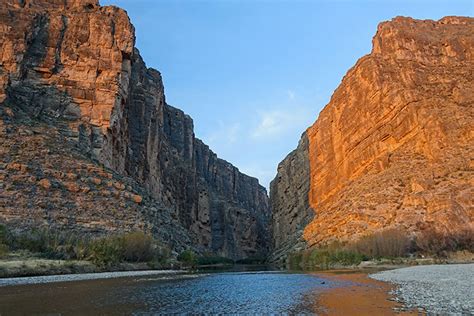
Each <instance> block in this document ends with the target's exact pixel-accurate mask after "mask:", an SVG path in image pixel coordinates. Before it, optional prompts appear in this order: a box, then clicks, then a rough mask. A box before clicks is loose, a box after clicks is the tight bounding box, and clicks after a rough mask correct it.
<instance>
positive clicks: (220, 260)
mask: <svg viewBox="0 0 474 316" xmlns="http://www.w3.org/2000/svg"><path fill="white" fill-rule="evenodd" d="M197 264H198V265H202V266H204V265H212V264H234V260H232V259H229V258H225V257H219V256H210V255H206V256H202V257H199V258H197Z"/></svg>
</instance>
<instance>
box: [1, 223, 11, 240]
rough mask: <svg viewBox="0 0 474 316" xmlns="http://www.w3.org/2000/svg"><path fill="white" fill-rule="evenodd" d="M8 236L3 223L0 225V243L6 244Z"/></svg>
mask: <svg viewBox="0 0 474 316" xmlns="http://www.w3.org/2000/svg"><path fill="white" fill-rule="evenodd" d="M8 237H9V231H8V229H7V226H5V225H0V244H5V245H6V244H8V241H9V240H8V239H9V238H8Z"/></svg>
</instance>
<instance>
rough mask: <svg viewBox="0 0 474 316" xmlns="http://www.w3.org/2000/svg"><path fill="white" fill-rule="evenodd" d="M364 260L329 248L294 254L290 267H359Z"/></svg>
mask: <svg viewBox="0 0 474 316" xmlns="http://www.w3.org/2000/svg"><path fill="white" fill-rule="evenodd" d="M364 259H365V257H364V256H363V255H362V254H359V253H356V252H353V251H350V250H345V249H342V248H336V247H334V246H328V247H325V248H313V249H309V250H306V251H302V252H297V253H293V254H291V255H290V256H289V261H288V265H289V268H290V269H291V270H299V269H303V270H319V269H323V270H324V269H330V268H334V267H337V266H351V265H358V264H359V263H361V262H362V261H363V260H364Z"/></svg>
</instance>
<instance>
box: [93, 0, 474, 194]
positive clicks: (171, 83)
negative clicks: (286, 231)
mask: <svg viewBox="0 0 474 316" xmlns="http://www.w3.org/2000/svg"><path fill="white" fill-rule="evenodd" d="M100 3H101V4H102V5H110V4H113V5H117V6H119V7H122V8H124V9H125V10H127V12H128V14H129V15H130V18H131V20H132V23H133V24H134V25H135V28H136V36H137V47H138V49H139V50H140V52H141V55H142V56H143V58H144V60H145V62H146V63H147V66H149V67H153V68H156V69H158V70H159V71H160V72H161V73H162V75H163V80H164V85H165V94H166V100H167V103H168V104H170V105H173V106H175V107H178V108H180V109H182V110H183V111H185V112H186V113H187V114H189V115H190V116H191V117H192V118H193V120H194V127H195V133H196V136H197V137H198V138H201V139H203V140H204V142H205V143H207V144H208V145H209V146H210V147H211V149H212V150H213V151H214V152H216V153H217V155H218V156H219V157H221V158H223V159H225V160H227V161H229V162H231V163H232V164H234V165H235V166H237V167H238V168H239V169H240V170H241V171H242V172H244V173H247V174H249V175H252V176H255V177H257V178H259V180H260V183H261V184H263V185H264V186H266V187H267V188H268V185H269V182H270V181H271V179H272V178H273V177H274V176H275V174H276V169H277V165H278V163H279V162H280V161H281V160H282V159H283V158H284V157H285V156H286V155H287V154H288V153H289V152H290V151H291V150H293V149H295V148H296V146H297V144H298V140H299V138H300V135H301V133H302V132H303V131H304V130H305V129H306V128H307V127H309V126H310V125H311V124H312V123H313V122H314V121H315V120H316V118H317V116H318V113H319V112H320V111H321V109H322V108H323V107H324V106H325V105H326V104H327V103H328V102H329V99H330V97H331V95H332V93H333V91H334V90H335V89H336V88H337V86H338V85H339V83H340V82H341V79H342V77H343V76H344V75H345V73H346V72H347V70H348V69H349V68H350V67H352V66H353V65H354V64H355V62H356V61H357V59H358V58H360V57H362V56H363V55H365V54H368V53H369V52H370V50H371V46H372V43H371V41H372V37H373V36H374V34H375V32H376V30H377V24H378V23H379V22H381V21H384V20H389V19H391V18H393V17H395V16H397V15H403V16H411V17H413V18H418V19H439V18H441V17H443V16H446V15H467V16H473V15H474V1H472V0H466V1H455V0H450V1H422V0H418V1H417V0H407V1H395V0H393V1H392V0H388V1H376V0H371V1H348V0H346V1H342V0H341V1H329V0H328V1H316V0H315V1H309V0H308V1H303V0H301V1H299V0H296V1H290V0H288V1H277V0H275V1H269V0H268V1H267V0H227V1H223V0H222V1H217V0H215V1H210V0H209V1H197V0H196V1H191V0H188V1H185V0H181V1H180V0H161V1H156V0H101V1H100Z"/></svg>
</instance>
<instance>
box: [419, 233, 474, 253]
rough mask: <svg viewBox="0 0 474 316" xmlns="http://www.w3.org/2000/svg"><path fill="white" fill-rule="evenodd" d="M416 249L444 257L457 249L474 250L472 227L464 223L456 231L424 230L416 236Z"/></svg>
mask: <svg viewBox="0 0 474 316" xmlns="http://www.w3.org/2000/svg"><path fill="white" fill-rule="evenodd" d="M415 243H416V247H417V249H418V250H419V251H420V252H422V253H425V254H427V255H434V256H438V257H446V256H447V255H448V253H451V252H457V251H463V250H466V251H469V252H471V253H473V252H474V227H473V225H466V226H465V227H462V228H461V229H458V230H457V231H451V232H448V231H441V230H438V229H435V228H430V229H427V230H424V231H423V232H421V233H419V234H418V235H417V236H416V241H415Z"/></svg>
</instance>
